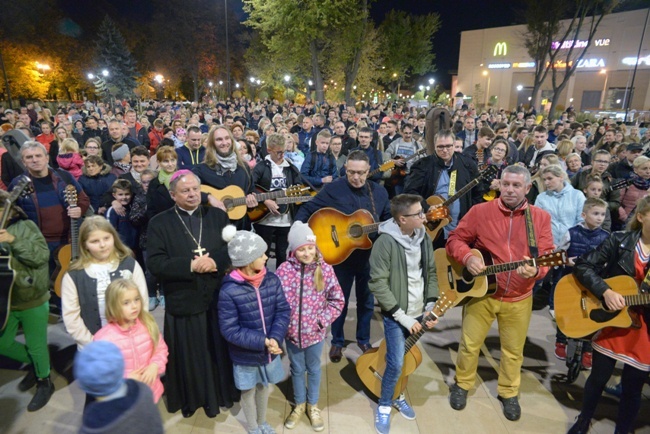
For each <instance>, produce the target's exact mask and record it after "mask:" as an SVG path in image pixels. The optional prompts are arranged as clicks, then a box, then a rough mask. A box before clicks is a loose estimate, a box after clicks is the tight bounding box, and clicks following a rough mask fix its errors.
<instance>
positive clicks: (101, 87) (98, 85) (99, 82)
mask: <svg viewBox="0 0 650 434" xmlns="http://www.w3.org/2000/svg"><path fill="white" fill-rule="evenodd" d="M109 75H110V73H109V72H108V69H102V72H101V74H94V73H92V72H89V73H88V75H87V76H88V79H89V80H93V84H94V85H95V89H97V90H98V91H99V92H101V93H105V94H106V96H108V99H109V102H110V105H111V110H113V108H114V107H113V105H114V104H113V96H112V95H111V91H110V90H109V89H108V86H107V84H106V80H104V79H105V78H107V77H108V76H109Z"/></svg>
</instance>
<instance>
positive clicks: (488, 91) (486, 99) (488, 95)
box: [483, 69, 492, 107]
mask: <svg viewBox="0 0 650 434" xmlns="http://www.w3.org/2000/svg"><path fill="white" fill-rule="evenodd" d="M483 77H487V87H486V90H485V107H487V105H488V98H490V79H491V78H492V77H490V74H489V73H488V71H487V69H486V70H484V71H483Z"/></svg>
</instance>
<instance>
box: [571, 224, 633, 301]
mask: <svg viewBox="0 0 650 434" xmlns="http://www.w3.org/2000/svg"><path fill="white" fill-rule="evenodd" d="M640 236H641V231H635V232H614V233H612V234H611V235H610V236H609V238H607V239H606V240H605V241H603V243H602V244H601V245H600V246H598V248H596V249H593V250H591V251H590V252H588V253H586V254H585V255H583V256H581V257H579V258H578V259H577V260H576V266H575V267H574V269H573V274H574V275H575V276H576V278H577V279H578V281H579V282H580V283H581V284H583V285H584V286H585V287H586V288H587V289H589V290H590V291H591V292H592V293H593V294H594V295H595V296H597V297H598V298H601V299H602V298H603V293H604V292H605V291H606V290H608V289H611V288H610V287H609V286H607V284H606V283H605V281H604V279H606V278H608V277H614V276H622V275H627V276H630V277H632V278H634V277H635V275H636V271H635V269H634V249H635V247H636V243H637V242H638V241H639V237H640Z"/></svg>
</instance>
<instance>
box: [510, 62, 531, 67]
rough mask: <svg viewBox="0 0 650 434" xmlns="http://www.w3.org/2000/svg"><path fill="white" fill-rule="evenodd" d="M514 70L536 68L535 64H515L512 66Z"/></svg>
mask: <svg viewBox="0 0 650 434" xmlns="http://www.w3.org/2000/svg"><path fill="white" fill-rule="evenodd" d="M512 67H513V68H534V67H535V62H515V63H513V64H512Z"/></svg>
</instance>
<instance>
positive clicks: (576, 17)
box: [524, 0, 618, 118]
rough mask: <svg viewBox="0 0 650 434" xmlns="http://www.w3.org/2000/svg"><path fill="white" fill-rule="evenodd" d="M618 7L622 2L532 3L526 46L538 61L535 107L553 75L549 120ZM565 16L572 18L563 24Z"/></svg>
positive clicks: (557, 0)
mask: <svg viewBox="0 0 650 434" xmlns="http://www.w3.org/2000/svg"><path fill="white" fill-rule="evenodd" d="M617 4H618V0H577V1H575V2H566V1H564V0H541V1H538V2H537V1H535V0H531V2H530V3H529V8H528V13H527V15H528V25H527V32H526V34H525V35H524V44H525V46H526V48H527V50H528V53H529V54H530V56H531V57H532V58H533V59H534V60H535V80H534V87H533V96H532V104H533V107H535V106H536V105H537V101H538V100H539V89H540V88H541V85H542V83H544V81H545V79H546V78H547V75H548V73H549V72H550V73H551V84H552V87H553V99H552V101H551V108H550V111H549V117H550V118H554V116H555V107H556V106H557V103H558V101H559V98H560V94H561V93H562V91H563V90H564V89H565V88H566V86H567V85H568V83H569V79H570V78H571V76H573V74H574V73H575V70H576V68H577V67H578V65H579V64H580V62H581V61H582V59H583V57H584V55H585V53H586V52H587V49H588V48H589V46H590V45H591V44H592V42H593V39H594V36H595V34H596V31H597V29H598V26H599V25H600V23H601V21H602V19H603V18H604V17H605V15H607V14H609V13H611V12H612V10H613V9H614V8H615V7H616V6H617ZM563 16H570V17H571V18H570V19H569V20H568V21H565V22H562V21H561V18H562V17H563ZM579 38H582V39H581V40H584V41H586V43H585V44H583V45H582V46H581V47H577V44H576V43H575V42H574V41H577V40H578V39H579Z"/></svg>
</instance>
